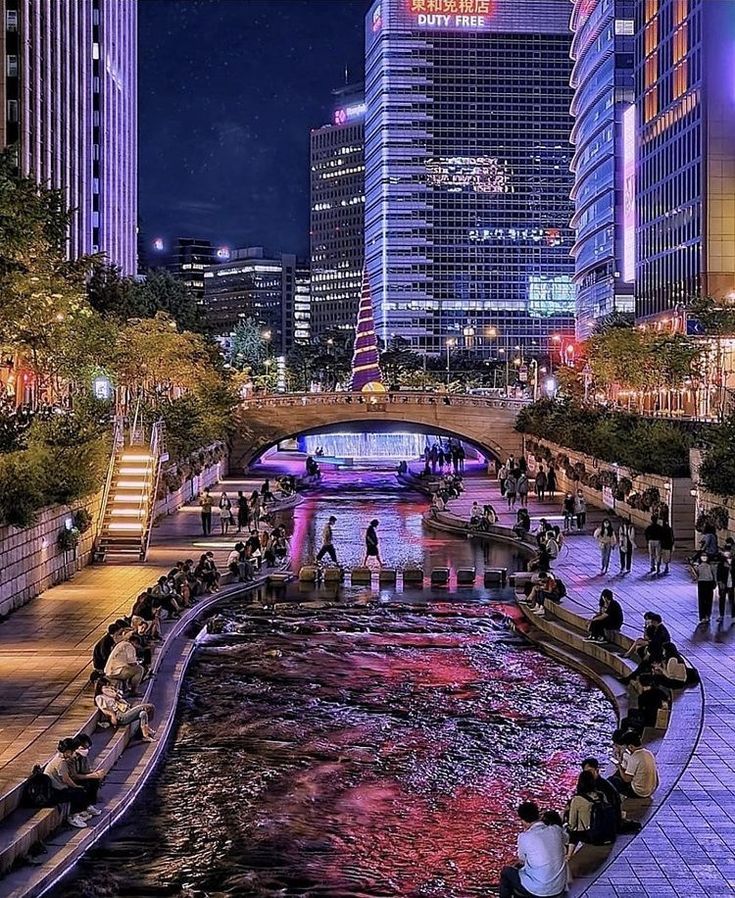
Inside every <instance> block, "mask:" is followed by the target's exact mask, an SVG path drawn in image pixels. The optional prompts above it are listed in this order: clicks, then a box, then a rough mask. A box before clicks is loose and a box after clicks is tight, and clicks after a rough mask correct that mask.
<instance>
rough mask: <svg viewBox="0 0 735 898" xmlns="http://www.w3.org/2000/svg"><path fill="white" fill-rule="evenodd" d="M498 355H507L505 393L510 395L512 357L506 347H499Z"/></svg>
mask: <svg viewBox="0 0 735 898" xmlns="http://www.w3.org/2000/svg"><path fill="white" fill-rule="evenodd" d="M498 355H503V356H505V395H506V396H510V359H509V357H508V353H507V351H506V349H505V347H503V346H501V347H500V348H499V349H498Z"/></svg>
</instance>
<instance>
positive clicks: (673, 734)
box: [424, 511, 704, 898]
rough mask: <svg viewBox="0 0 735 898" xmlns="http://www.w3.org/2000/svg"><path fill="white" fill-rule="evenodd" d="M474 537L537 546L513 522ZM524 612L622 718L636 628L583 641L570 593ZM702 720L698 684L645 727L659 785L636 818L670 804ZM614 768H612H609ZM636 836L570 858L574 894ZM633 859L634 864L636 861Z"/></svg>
mask: <svg viewBox="0 0 735 898" xmlns="http://www.w3.org/2000/svg"><path fill="white" fill-rule="evenodd" d="M424 523H425V524H426V526H427V527H428V528H429V529H432V530H440V531H443V532H451V533H457V534H459V533H467V521H466V520H465V519H463V518H462V517H461V516H459V515H457V514H454V513H452V512H451V511H444V512H438V513H433V512H431V511H427V512H426V514H425V515H424ZM472 538H473V539H474V538H479V539H484V540H498V539H500V540H502V541H505V542H512V543H513V544H515V545H516V546H518V548H519V550H521V551H523V550H525V551H527V552H529V553H530V552H532V551H533V549H534V545H533V543H532V542H531V541H529V540H520V539H519V538H518V537H517V536H516V534H515V533H514V532H513V531H512V530H511V529H510V528H509V527H504V526H502V525H499V524H496V525H494V526H493V528H492V530H491V531H490V532H487V533H479V534H473V537H472ZM521 614H522V616H523V617H522V619H521V620H522V623H520V624H519V625H518V627H517V628H518V630H519V631H520V632H522V633H523V634H524V635H525V636H526V637H527V638H528V639H529V640H530V641H532V642H533V643H534V644H536V645H537V646H538V647H539V648H540V649H542V650H543V651H544V652H546V653H547V654H549V655H550V656H552V657H554V658H555V659H556V660H557V661H559V662H560V663H562V664H565V665H566V666H568V667H571V668H573V669H575V670H578V671H580V672H581V673H582V674H584V675H585V676H587V677H589V678H590V679H591V680H592V681H593V682H594V683H595V684H596V685H597V686H598V687H599V688H600V689H601V690H602V691H603V692H604V693H605V695H607V696H608V698H609V699H610V701H611V702H612V704H613V707H614V708H615V712H616V714H617V717H618V720H621V719H622V718H623V717H624V716H625V714H626V713H627V709H628V692H627V690H626V689H625V687H624V686H623V685H622V684H621V683H620V680H619V678H620V677H621V676H625V675H626V674H627V673H628V672H629V671H630V670H632V662H630V661H628V660H627V659H624V658H623V657H622V655H623V653H624V652H625V651H627V649H628V648H629V647H630V645H631V642H632V640H633V639H634V638H635V636H636V635H637V634H635V633H634V632H631V631H630V630H629V628H627V627H625V628H624V629H623V632H622V633H621V634H620V635H619V636H618V637H617V638H616V642H615V643H614V644H605V645H601V644H598V643H587V642H585V641H584V637H585V635H586V627H587V620H588V618H589V615H590V612H589V610H588V609H586V608H585V607H584V606H583V605H581V604H578V603H576V602H575V601H574V599H573V598H569V597H568V598H565V600H564V602H563V604H561V605H559V606H558V607H557V606H553V608H552V609H550V613H549V614H547V616H546V617H542V618H539V617H537V616H535V615H533V614H531V613H530V611H529V610H528V609H527V608H521ZM626 630H628V632H626ZM703 724H704V690H703V687H702V686H701V685H700V686H698V687H696V688H689V689H685V690H683V691H682V692H681V693H680V694H679V695H678V696H677V697H676V698H675V700H674V702H673V706H672V709H671V713H670V718H669V723H668V726H667V728H666V730H663V731H662V730H653V729H648V730H647V731H646V733H645V745H646V747H647V748H649V749H650V750H651V751H653V752H654V753H655V755H656V762H657V766H658V768H659V775H660V778H661V785H660V786H659V788H658V790H657V791H656V793H655V795H654V798H653V801H651V802H634V803H631V802H629V803H628V804H632V805H634V807H632V809H631V810H630V812H629V813H630V816H631V818H632V819H639V820H640V822H641V823H642V824H643V825H644V826H645V825H646V824H648V823H650V822H651V821H652V819H653V818H654V817H655V815H656V813H657V812H658V811H659V810H660V809H661V808H662V807H663V806H664V805H665V804H666V801H667V800H668V798H669V797H670V796H671V795H672V792H673V791H674V789H675V788H676V786H677V783H678V782H679V780H680V779H681V777H682V775H683V774H684V772H685V770H686V768H687V767H688V765H689V763H690V761H691V760H692V757H693V755H694V752H695V751H696V748H697V745H698V743H699V740H700V738H701V736H702V730H703ZM612 772H613V770H612V768H610V770H609V771H608V773H609V774H610V773H612ZM635 840H636V839H635V836H620V837H619V838H618V840H617V841H616V843H615V845H614V846H613V848H612V850H610V849H607V848H595V847H592V846H584V847H583V849H582V850H581V851H579V852H578V853H577V854H576V855H575V856H574V859H573V860H572V862H571V864H570V869H571V870H572V872H573V876H574V878H573V881H572V884H571V886H570V889H569V896H570V898H582V896H585V895H587V894H588V893H589V890H590V888H591V887H592V886H593V885H594V883H595V882H596V881H597V880H598V879H599V878H600V877H602V876H603V875H604V874H605V872H606V871H607V870H608V868H609V867H610V866H611V865H612V864H613V862H615V861H616V860H618V859H622V860H625V853H626V850H627V849H628V848H629V847H630V846H632V845H633V844H634V843H635ZM631 865H632V866H635V864H634V861H631ZM631 894H633V893H632V892H631ZM662 894H663V893H662Z"/></svg>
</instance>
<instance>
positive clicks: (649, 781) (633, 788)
mask: <svg viewBox="0 0 735 898" xmlns="http://www.w3.org/2000/svg"><path fill="white" fill-rule="evenodd" d="M624 740H625V743H626V746H627V748H628V755H627V756H626V759H625V762H624V763H623V762H622V761H618V762H617V768H618V772H617V773H616V774H615V775H614V776H611V777H610V782H611V783H612V784H613V786H615V788H616V789H617V790H618V792H619V793H620V794H621V795H623V796H625V797H626V798H650V797H651V796H652V795H653V793H654V792H655V791H656V789H657V788H658V786H659V776H658V768H657V766H656V758H655V757H654V756H653V755H652V754H651V752H650V751H649V750H648V749H647V748H642V747H641V737H640V734H639V733H637V732H635V731H633V730H631V731H629V732H628V733H626V734H625V737H624Z"/></svg>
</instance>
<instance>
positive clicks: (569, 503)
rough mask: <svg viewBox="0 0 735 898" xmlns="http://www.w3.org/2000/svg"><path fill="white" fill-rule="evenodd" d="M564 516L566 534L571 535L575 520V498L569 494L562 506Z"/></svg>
mask: <svg viewBox="0 0 735 898" xmlns="http://www.w3.org/2000/svg"><path fill="white" fill-rule="evenodd" d="M561 510H562V514H563V515H564V532H565V533H569V532H570V531H571V529H572V521H573V520H574V496H573V495H572V494H571V493H567V494H566V496H564V501H563V502H562V504H561Z"/></svg>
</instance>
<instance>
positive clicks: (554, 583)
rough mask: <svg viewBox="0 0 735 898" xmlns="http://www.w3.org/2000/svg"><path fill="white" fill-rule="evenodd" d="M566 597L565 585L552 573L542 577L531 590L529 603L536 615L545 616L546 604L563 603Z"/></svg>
mask: <svg viewBox="0 0 735 898" xmlns="http://www.w3.org/2000/svg"><path fill="white" fill-rule="evenodd" d="M565 595H566V589H565V587H564V584H563V583H562V581H561V580H559V579H558V577H555V576H554V575H553V574H552V573H551V572H549V573H548V574H546V575H545V576H544V577H542V578H541V579H540V580H539V582H538V583H537V584H536V585H535V586H534V587H533V588H532V589H531V592H530V593H529V595H528V599H527V600H526V601H527V603H528V604H529V605H530V606H531V611H532V612H533V613H534V614H539V615H541V614H543V613H544V605H545V604H546V602H561V600H562V599H563V598H564V596H565Z"/></svg>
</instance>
